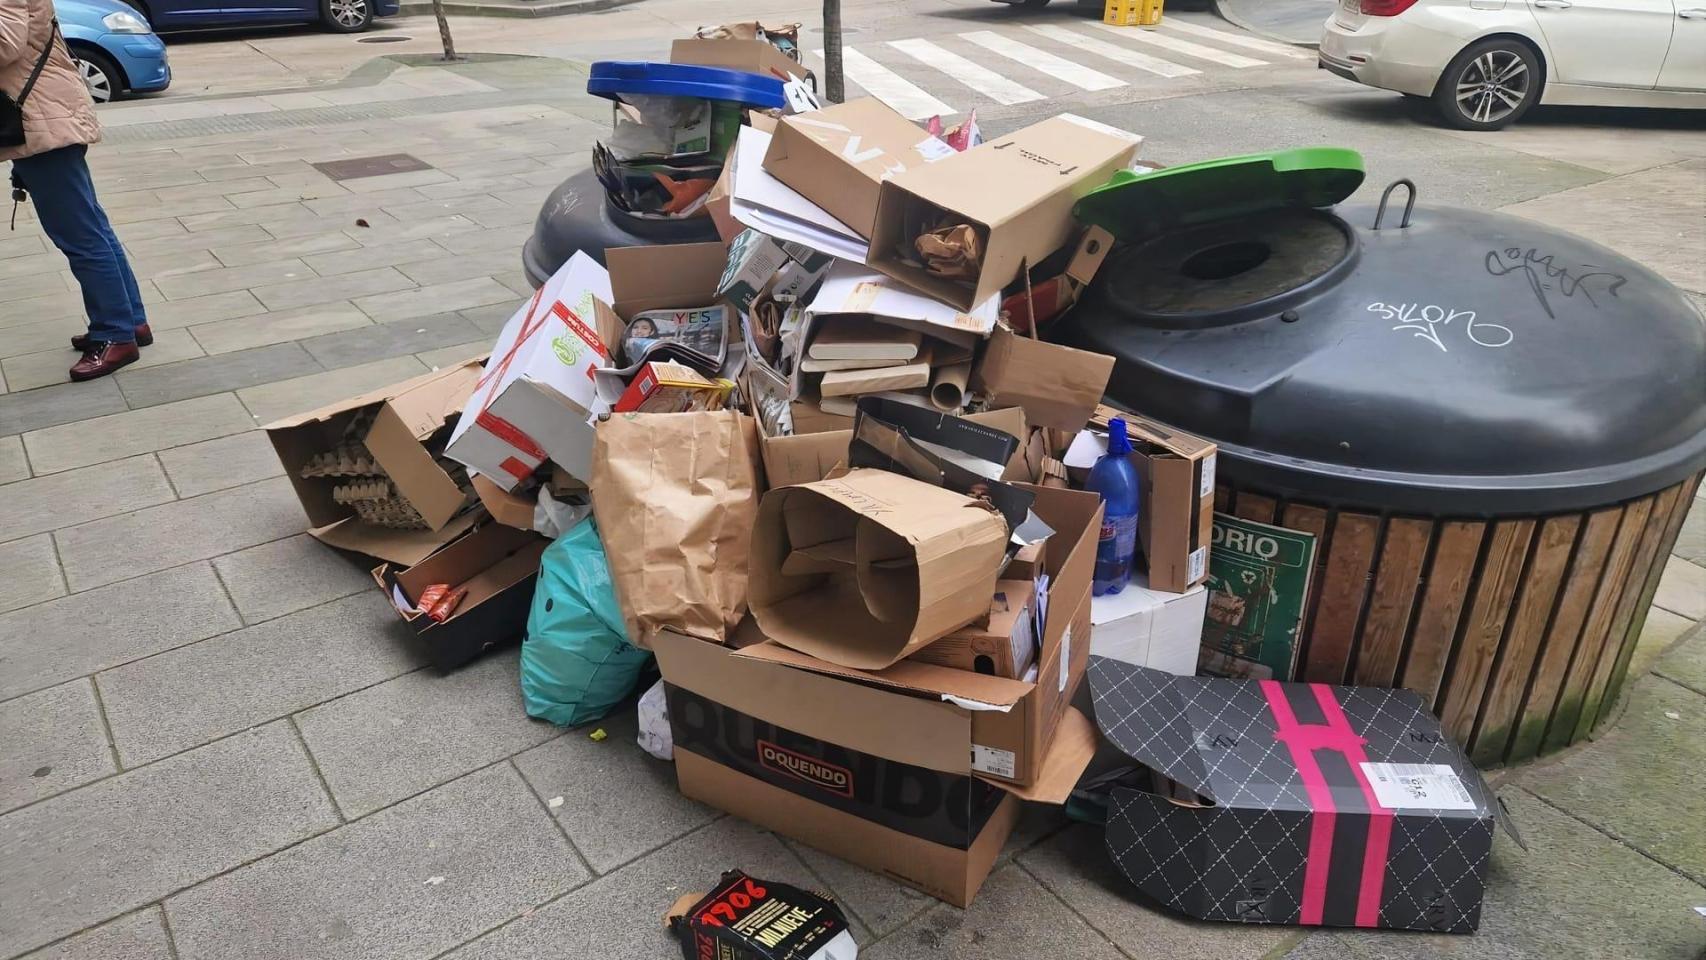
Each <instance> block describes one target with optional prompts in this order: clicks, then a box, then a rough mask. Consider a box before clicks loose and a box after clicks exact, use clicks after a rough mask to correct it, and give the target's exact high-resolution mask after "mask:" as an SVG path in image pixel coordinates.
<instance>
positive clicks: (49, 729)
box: [0, 679, 118, 813]
mask: <svg viewBox="0 0 1706 960" xmlns="http://www.w3.org/2000/svg"><path fill="white" fill-rule="evenodd" d="M117 771H118V765H117V763H115V762H114V760H113V751H112V747H111V746H109V745H108V744H107V732H106V727H105V726H104V725H103V724H102V723H101V712H100V707H99V706H98V705H97V704H96V703H95V689H94V687H93V686H91V685H90V683H89V681H88V680H87V679H80V680H73V681H71V682H70V683H67V684H64V685H62V686H58V687H50V688H49V689H46V690H42V691H40V692H37V693H32V694H30V695H29V696H26V697H19V698H17V699H16V700H8V701H6V702H5V703H0V813H5V812H6V811H8V810H13V809H16V808H17V807H21V806H23V805H25V804H28V803H35V802H36V801H38V800H43V799H45V798H47V797H51V796H53V795H54V794H56V793H64V792H65V791H67V790H70V789H72V788H73V787H80V786H82V785H83V784H85V783H88V782H89V781H91V780H97V779H99V778H101V777H104V776H106V775H108V774H110V773H116V772H117Z"/></svg>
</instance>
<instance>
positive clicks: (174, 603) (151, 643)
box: [0, 563, 242, 699]
mask: <svg viewBox="0 0 1706 960" xmlns="http://www.w3.org/2000/svg"><path fill="white" fill-rule="evenodd" d="M240 626H242V623H241V621H239V620H238V619H237V612H236V611H235V610H233V609H232V608H231V603H230V601H229V600H227V599H226V598H225V591H224V589H223V588H221V587H220V585H219V581H218V580H217V579H215V577H214V575H213V568H212V567H211V566H209V565H207V564H204V563H198V564H191V565H189V566H184V567H178V568H176V569H173V570H166V571H163V572H161V573H156V574H151V575H149V576H145V577H137V578H136V579H134V580H126V581H124V582H123V583H116V584H113V585H112V586H110V587H102V588H101V589H99V590H90V591H88V592H86V593H80V594H75V595H73V596H69V597H61V598H60V599H58V600H50V601H48V602H47V603H43V604H38V605H36V606H33V607H27V608H25V609H22V610H16V611H13V612H11V613H8V614H4V615H0V699H4V698H7V697H15V696H18V695H19V694H22V693H27V692H29V691H31V690H39V689H41V688H43V687H49V686H53V685H55V684H59V683H63V682H65V681H67V680H70V679H72V678H75V677H80V676H85V675H87V674H91V673H94V672H95V671H97V670H102V669H105V668H107V667H114V666H117V665H119V664H121V663H127V662H129V661H131V660H135V659H137V658H139V657H146V656H150V655H152V654H155V653H159V652H160V651H162V650H169V649H171V648H173V647H176V646H181V645H183V644H186V643H193V642H195V641H197V640H201V639H204V638H206V637H211V636H214V635H216V634H220V633H224V632H226V631H227V630H235V629H237V628H238V627H240Z"/></svg>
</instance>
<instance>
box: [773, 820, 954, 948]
mask: <svg viewBox="0 0 1706 960" xmlns="http://www.w3.org/2000/svg"><path fill="white" fill-rule="evenodd" d="M782 842H783V843H786V844H787V845H788V846H789V847H790V848H791V849H792V850H793V851H794V855H795V856H797V857H799V858H800V859H801V860H804V861H805V863H806V866H808V867H810V868H811V871H812V873H814V874H816V875H817V876H818V877H819V878H820V879H822V881H823V885H824V886H825V887H828V888H829V893H830V894H831V895H832V896H834V897H835V899H836V900H837V901H838V902H840V903H841V904H842V906H843V907H845V908H846V909H847V910H848V911H849V912H851V913H852V914H853V915H854V917H856V918H857V919H858V921H859V923H860V924H862V925H863V926H864V928H865V929H866V930H868V931H870V936H871V939H872V940H877V939H880V938H882V937H886V936H888V935H889V934H891V933H893V932H895V931H896V930H898V929H900V928H901V927H902V926H904V925H905V924H906V923H907V922H908V921H910V920H912V919H913V918H914V917H916V916H918V915H919V914H921V913H923V912H924V911H925V910H928V909H929V908H930V906H931V905H932V904H934V903H936V902H937V901H936V899H935V898H934V897H930V896H928V895H926V894H922V893H919V892H918V891H916V890H914V889H912V888H911V887H906V886H902V885H901V884H898V883H896V882H894V881H893V880H890V879H889V878H887V877H885V876H882V875H881V874H877V873H872V872H871V871H869V870H866V869H865V868H864V867H860V866H855V865H854V864H851V863H848V862H847V861H845V860H843V859H841V858H840V857H832V856H830V855H829V854H827V853H824V852H823V851H821V850H814V849H812V848H811V847H808V846H806V845H805V844H803V843H800V842H799V841H797V840H783V841H782Z"/></svg>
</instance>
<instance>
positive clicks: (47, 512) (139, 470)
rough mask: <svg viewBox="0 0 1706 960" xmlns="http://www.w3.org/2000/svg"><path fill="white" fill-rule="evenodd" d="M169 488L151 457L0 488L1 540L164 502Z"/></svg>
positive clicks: (54, 475) (170, 489) (120, 461)
mask: <svg viewBox="0 0 1706 960" xmlns="http://www.w3.org/2000/svg"><path fill="white" fill-rule="evenodd" d="M172 499H173V494H172V487H171V485H170V484H168V483H167V482H166V475H165V473H163V472H162V471H161V470H160V464H159V463H158V462H157V461H156V460H155V459H154V458H153V457H151V456H146V455H144V456H139V457H131V458H129V459H127V460H118V461H114V462H112V463H102V464H97V465H96V466H92V467H85V468H83V469H81V470H70V471H67V472H65V473H57V474H53V475H51V476H45V477H35V478H33V479H30V480H19V481H17V482H16V483H9V484H7V485H6V486H5V487H3V488H0V541H6V540H13V539H17V538H19V537H26V536H30V535H32V534H37V533H44V532H46V531H49V530H57V529H60V528H62V527H69V526H74V525H76V524H79V523H86V522H88V521H90V520H95V519H99V518H101V517H111V516H116V515H118V514H122V513H125V512H127V511H130V510H137V509H140V508H142V507H150V506H153V505H155V504H159V503H166V502H167V501H169V500H172Z"/></svg>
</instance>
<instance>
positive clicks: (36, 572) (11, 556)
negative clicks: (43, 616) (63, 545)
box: [0, 533, 65, 613]
mask: <svg viewBox="0 0 1706 960" xmlns="http://www.w3.org/2000/svg"><path fill="white" fill-rule="evenodd" d="M0 570H4V571H5V572H6V573H5V575H4V576H0V613H6V612H7V611H10V610H16V609H18V608H19V607H27V606H29V605H31V604H34V603H41V602H42V601H43V600H52V599H53V598H54V597H59V596H64V595H65V579H64V578H63V577H61V576H60V575H59V554H57V553H55V552H54V549H53V537H51V536H49V535H47V534H45V533H42V534H37V535H36V536H33V537H26V538H24V539H22V540H13V541H11V542H10V543H0Z"/></svg>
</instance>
